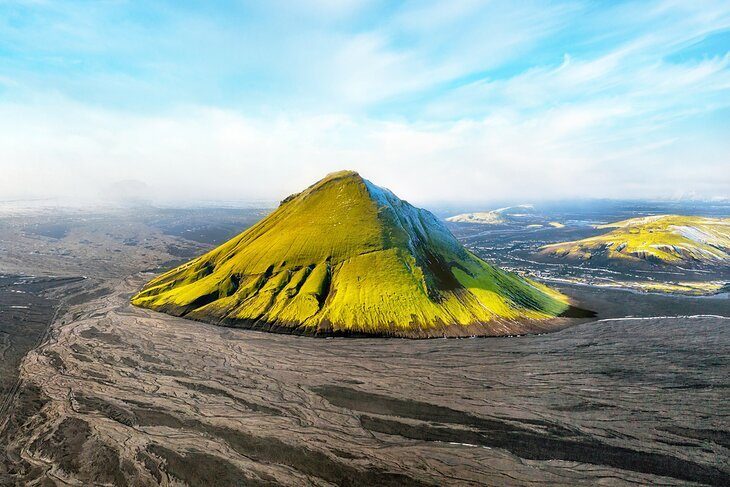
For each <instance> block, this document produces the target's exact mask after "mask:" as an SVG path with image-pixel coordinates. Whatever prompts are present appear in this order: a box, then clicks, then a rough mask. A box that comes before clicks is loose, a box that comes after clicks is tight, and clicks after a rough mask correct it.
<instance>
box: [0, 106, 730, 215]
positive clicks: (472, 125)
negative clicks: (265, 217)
mask: <svg viewBox="0 0 730 487" xmlns="http://www.w3.org/2000/svg"><path fill="white" fill-rule="evenodd" d="M621 111H622V109H621V107H617V106H612V105H595V106H582V107H561V108H555V109H553V110H550V111H548V112H546V113H544V114H542V115H540V116H537V117H530V118H528V119H525V118H521V117H520V116H518V115H515V114H510V113H507V112H505V113H501V114H495V115H493V116H490V117H487V118H485V119H482V120H480V121H470V122H455V123H453V122H445V123H438V124H421V123H411V124H409V123H404V122H398V123H396V122H379V121H374V120H368V119H363V120H357V119H352V118H350V117H347V116H344V115H329V116H325V115H318V116H305V115H302V116H296V117H292V116H286V115H281V116H278V117H274V118H267V119H252V118H247V117H244V116H241V115H240V114H237V113H235V112H232V111H227V110H220V109H215V108H206V107H188V108H185V109H180V110H178V111H176V112H175V113H170V114H168V115H166V116H140V115H131V114H128V113H123V112H118V111H109V110H100V109H90V108H88V107H85V106H83V105H80V104H76V103H72V102H68V101H56V102H54V103H53V105H52V106H50V104H49V102H46V103H44V104H43V105H42V106H41V107H35V108H33V107H29V106H27V105H24V106H8V105H5V106H2V107H1V108H0V161H1V162H0V172H2V173H3V175H4V177H3V178H2V179H0V194H2V195H3V199H9V198H19V197H41V196H59V195H60V196H74V197H82V196H85V197H88V198H94V197H97V198H98V197H102V198H103V194H100V191H101V189H102V188H104V187H106V186H108V185H109V184H112V183H114V182H116V181H120V180H137V181H141V182H143V183H145V184H147V185H148V186H149V187H150V188H151V189H152V190H153V191H154V193H155V194H156V195H157V198H158V201H170V202H172V201H174V202H175V203H183V204H184V203H190V202H192V201H198V200H201V199H225V200H260V199H266V200H272V199H276V198H281V197H283V196H285V195H286V194H289V193H291V192H295V191H299V190H301V189H302V188H304V187H306V186H307V185H308V184H311V183H312V182H313V181H315V180H317V179H319V178H320V177H322V176H323V175H324V174H325V173H327V172H330V171H334V170H338V169H343V168H351V169H356V170H359V171H360V172H361V173H362V174H363V176H365V177H368V178H370V179H371V180H372V181H373V182H375V183H376V184H381V185H384V186H387V187H390V188H391V189H393V190H394V191H396V192H397V193H398V194H399V195H401V196H402V197H404V198H407V199H409V200H413V201H415V202H429V201H448V200H451V201H494V200H505V199H508V200H515V199H518V200H525V201H530V200H535V199H540V198H560V197H568V196H569V197H577V196H581V197H662V196H669V195H671V194H674V193H676V192H677V191H684V192H687V191H698V192H700V193H701V194H707V195H708V196H722V193H723V190H724V189H726V188H727V187H728V184H729V183H730V181H729V180H728V176H727V172H725V173H723V167H724V165H725V164H726V160H725V154H724V153H723V152H722V150H720V149H718V148H715V149H712V141H709V142H708V141H704V143H705V149H704V150H703V151H702V154H703V158H702V160H701V161H697V163H698V164H697V165H695V166H694V168H695V171H694V172H693V173H691V174H688V175H687V174H685V175H684V177H681V178H678V177H677V171H676V170H675V168H678V167H683V166H684V165H685V164H686V163H687V162H688V161H687V160H686V159H685V158H686V157H687V156H688V151H687V150H682V146H681V145H680V146H679V148H680V150H677V144H676V141H674V140H666V141H663V142H659V143H657V142H656V141H652V143H645V144H641V143H635V144H632V145H631V146H630V147H629V148H627V147H624V146H623V144H622V142H623V141H619V143H615V141H613V140H610V139H608V140H607V139H606V138H604V137H601V136H600V133H601V130H602V125H603V124H604V123H605V120H606V119H610V118H611V117H614V116H620V115H621ZM597 134H598V135H597ZM627 161H630V164H627ZM658 161H661V162H658ZM658 165H659V166H660V167H666V168H667V169H668V170H664V171H660V170H657V169H658ZM685 172H686V171H685ZM680 173H681V171H680ZM626 181H632V182H633V185H632V186H631V187H630V189H628V190H627V189H626V185H625V183H626Z"/></svg>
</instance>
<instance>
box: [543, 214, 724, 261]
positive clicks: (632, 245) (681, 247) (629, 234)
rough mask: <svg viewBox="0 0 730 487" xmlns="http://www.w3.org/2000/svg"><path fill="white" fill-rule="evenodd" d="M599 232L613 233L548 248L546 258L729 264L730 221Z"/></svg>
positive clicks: (641, 221) (683, 219)
mask: <svg viewBox="0 0 730 487" xmlns="http://www.w3.org/2000/svg"><path fill="white" fill-rule="evenodd" d="M597 228H606V229H611V228H613V229H614V230H613V231H611V232H608V233H606V234H604V235H598V236H596V237H590V238H586V239H583V240H577V241H574V242H563V243H558V244H552V245H547V246H545V247H543V248H542V249H541V251H540V252H541V253H542V254H544V255H551V256H555V257H565V258H574V259H584V260H586V259H591V258H593V257H595V256H601V257H606V258H608V259H619V260H623V261H629V262H631V261H634V262H638V261H651V262H659V263H668V264H677V265H679V264H688V263H689V264H730V218H706V217H698V216H680V215H658V216H649V217H642V218H631V219H629V220H623V221H620V222H616V223H611V224H609V225H601V226H598V227H597Z"/></svg>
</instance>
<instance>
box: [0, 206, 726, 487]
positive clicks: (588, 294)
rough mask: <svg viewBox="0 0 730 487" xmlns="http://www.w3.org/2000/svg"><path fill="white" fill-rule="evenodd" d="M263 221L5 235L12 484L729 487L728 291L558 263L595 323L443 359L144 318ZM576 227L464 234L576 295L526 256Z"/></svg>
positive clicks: (0, 298) (95, 217)
mask: <svg viewBox="0 0 730 487" xmlns="http://www.w3.org/2000/svg"><path fill="white" fill-rule="evenodd" d="M626 211H627V210H622V212H624V213H622V214H621V215H613V214H611V215H600V217H599V218H596V217H595V215H593V216H590V215H584V218H582V220H585V221H593V220H610V219H613V218H614V217H616V216H618V217H617V218H615V219H621V218H625V216H624V214H625V212H626ZM637 211H638V210H637ZM263 214H265V210H221V209H198V210H170V209H168V210H158V209H153V208H146V209H134V210H115V211H97V212H89V211H86V212H77V211H59V210H53V211H50V210H44V211H35V212H32V213H20V214H17V213H12V212H6V213H3V214H2V216H0V274H1V275H2V277H0V352H1V353H2V357H3V360H2V363H1V368H0V373H2V376H1V377H0V385H1V386H2V397H0V405H2V410H0V412H1V413H2V417H0V421H1V423H0V427H1V428H2V430H1V432H0V485H27V484H37V485H52V484H56V485H93V484H96V485H158V484H162V485H176V484H180V483H184V484H188V485H535V484H547V485H596V484H605V485H628V484H641V485H646V484H663V485H688V484H692V483H697V484H705V485H730V467H729V466H728V465H729V464H730V424H729V423H730V420H729V419H728V417H729V415H730V406H728V401H727V398H728V394H729V391H728V388H729V387H730V380H729V379H728V377H730V300H728V297H727V294H716V295H713V296H706V297H691V296H676V295H666V294H664V295H662V294H648V293H640V292H636V291H627V290H622V289H606V288H599V287H595V285H594V284H595V279H596V278H599V279H600V277H601V270H600V269H598V270H597V271H596V270H594V269H588V270H586V269H580V268H577V269H571V267H570V266H569V265H563V264H561V265H563V267H560V268H559V272H560V273H569V274H570V273H573V274H571V275H574V276H575V277H576V279H572V280H571V282H570V283H565V280H559V279H554V280H553V281H552V282H553V283H560V284H559V285H560V286H561V289H562V290H563V291H564V292H566V293H567V294H569V295H571V296H572V297H573V298H574V299H575V300H576V301H577V302H579V303H580V304H581V305H582V306H584V307H586V308H589V309H592V310H594V311H596V312H597V313H598V316H597V317H596V318H595V320H593V321H590V322H585V323H582V324H580V325H578V326H575V327H572V328H568V329H564V330H562V331H559V332H556V333H552V334H548V335H539V336H523V337H508V338H483V339H463V340H440V339H438V340H426V341H413V340H400V339H315V338H305V337H294V336H287V335H273V334H266V333H261V332H254V331H246V330H237V329H229V328H218V327H214V326H210V325H206V324H201V323H197V322H190V321H187V320H184V319H179V318H174V317H170V316H166V315H161V314H158V313H154V312H151V311H147V310H142V309H137V308H133V307H132V306H130V305H129V302H128V300H129V297H130V296H131V294H132V293H133V292H134V291H135V290H137V289H138V288H139V287H140V286H141V285H142V284H143V283H144V282H145V281H146V280H147V279H149V278H150V277H151V276H152V275H153V273H156V272H160V271H161V270H163V269H165V268H168V267H171V266H172V265H174V264H176V263H179V262H182V261H184V260H186V259H189V258H190V257H193V256H195V255H197V254H199V253H201V252H203V251H204V250H205V249H207V248H210V246H211V245H212V244H215V243H220V242H221V241H223V240H225V239H227V238H229V237H231V236H233V235H234V234H236V233H238V232H239V231H240V230H242V229H243V228H245V227H246V226H247V225H250V224H251V223H253V222H254V221H256V220H258V219H259V218H260V217H261V216H262V215H263ZM545 218H546V219H552V218H555V216H554V215H551V216H548V217H545ZM569 220H571V219H570V218H564V219H563V223H566V227H565V228H567V230H566V229H565V228H560V229H557V228H554V229H552V228H551V227H550V228H549V227H548V226H547V225H546V226H544V227H535V226H530V225H537V224H539V223H534V222H533V223H530V222H527V223H525V224H523V225H522V230H520V225H519V224H518V223H514V222H513V223H511V224H510V225H506V226H498V227H489V226H479V227H475V226H473V225H466V226H465V225H455V226H452V228H453V230H454V232H455V234H457V235H458V236H459V238H460V239H462V241H463V242H465V244H466V245H468V246H470V248H472V249H473V250H474V251H475V252H477V253H478V254H479V255H480V256H482V257H484V258H486V259H488V260H490V261H493V262H497V263H500V264H502V265H508V266H512V267H520V269H521V270H522V271H525V272H527V273H529V274H530V275H533V276H538V277H548V278H554V277H558V278H560V277H564V275H561V274H559V273H556V271H555V270H554V269H558V268H556V267H554V266H549V265H544V264H543V263H540V262H537V261H536V260H534V259H530V258H529V255H530V249H531V248H533V247H535V246H539V244H541V243H542V242H548V241H557V240H560V239H562V238H563V237H564V236H565V235H564V234H563V233H561V231H562V232H568V233H570V232H573V233H575V234H581V232H583V233H585V232H590V230H589V229H588V228H587V227H581V226H580V225H578V224H575V225H573V224H571V223H570V221H569ZM573 220H575V221H578V220H581V218H580V215H578V216H577V217H576V218H573ZM540 228H544V229H543V230H542V231H540V230H539V229H540ZM553 233H555V235H553ZM536 235H537V236H536ZM525 256H527V257H525ZM519 259H524V261H519ZM533 261H534V262H533ZM525 262H528V263H527V264H525ZM610 272H614V271H610ZM627 272H628V271H627ZM661 272H664V271H661V270H657V271H656V273H654V274H650V275H651V276H652V277H656V278H659V276H661ZM671 272H677V271H674V270H673V271H671ZM703 275H705V274H703V273H699V274H693V275H692V278H699V277H698V276H700V277H701V276H703ZM720 278H722V277H721V276H717V275H713V276H707V279H720ZM614 280H616V281H620V280H619V279H614Z"/></svg>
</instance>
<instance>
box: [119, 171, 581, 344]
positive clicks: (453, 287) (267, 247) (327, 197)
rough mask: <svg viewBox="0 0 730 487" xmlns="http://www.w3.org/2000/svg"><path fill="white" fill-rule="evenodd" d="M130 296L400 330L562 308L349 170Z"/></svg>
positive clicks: (274, 326)
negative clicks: (476, 254)
mask: <svg viewBox="0 0 730 487" xmlns="http://www.w3.org/2000/svg"><path fill="white" fill-rule="evenodd" d="M503 210H506V209H503ZM132 302H133V303H134V304H135V305H137V306H142V307H146V308H150V309H154V310H159V311H163V312H167V313H170V314H173V315H176V316H184V317H187V318H191V319H196V320H201V321H207V322H211V323H215V324H220V325H227V326H239V327H247V328H255V329H261V330H268V331H277V332H286V333H301V334H308V335H386V336H404V337H434V336H468V335H509V334H517V333H527V332H540V331H546V330H549V329H552V328H554V327H555V326H556V324H557V323H558V322H559V321H560V320H555V318H556V317H558V316H559V315H560V314H561V313H563V312H564V311H566V310H567V309H568V308H569V305H568V301H567V298H566V297H565V296H563V295H561V294H560V293H558V292H556V291H553V290H551V289H549V288H547V287H545V286H543V285H541V284H539V283H536V282H533V281H531V280H528V279H525V278H522V277H520V276H518V275H516V274H513V273H510V272H506V271H503V270H500V269H498V268H495V267H493V266H491V265H489V264H487V263H486V262H484V261H482V260H481V259H479V258H477V257H476V256H475V255H473V254H472V253H470V252H469V251H467V250H466V249H465V248H464V247H462V246H461V244H459V242H458V241H457V240H456V239H455V238H454V236H453V235H452V234H451V233H450V232H449V230H448V229H447V228H446V227H445V226H444V224H443V223H442V222H440V221H439V220H438V219H437V218H436V217H435V216H434V215H433V214H431V213H430V212H428V211H426V210H422V209H419V208H415V207H413V206H411V205H410V204H408V203H407V202H405V201H403V200H401V199H399V198H398V197H396V196H395V195H394V194H393V193H391V192H390V191H389V190H387V189H384V188H380V187H378V186H375V185H374V184H372V183H371V182H369V181H367V180H365V179H363V178H362V177H360V176H359V175H358V174H357V173H355V172H352V171H343V172H338V173H333V174H330V175H328V176H327V177H325V178H324V179H322V180H321V181H319V182H317V183H316V184H314V185H312V186H310V187H309V188H307V189H306V190H304V191H302V192H301V193H298V194H295V195H292V196H290V197H288V198H286V199H285V200H284V201H283V202H282V203H281V205H280V206H279V208H278V209H277V210H275V211H274V212H273V213H271V214H270V215H269V216H267V217H266V218H264V219H263V220H261V221H260V222H259V223H257V224H256V225H254V226H252V227H251V228H249V229H248V230H246V231H244V232H243V233H241V234H240V235H238V236H237V237H235V238H233V239H232V240H230V241H228V242H226V243H224V244H223V245H221V246H220V247H218V248H216V249H214V250H212V251H210V252H208V253H207V254H205V255H203V256H201V257H198V258H196V259H194V260H192V261H190V262H188V263H186V264H184V265H182V266H180V267H178V268H176V269H173V270H171V271H169V272H167V273H165V274H163V275H161V276H159V277H156V278H154V279H153V280H152V281H150V282H149V283H148V284H147V285H146V286H145V287H144V288H143V289H142V291H141V292H140V293H139V294H137V295H136V296H134V298H132Z"/></svg>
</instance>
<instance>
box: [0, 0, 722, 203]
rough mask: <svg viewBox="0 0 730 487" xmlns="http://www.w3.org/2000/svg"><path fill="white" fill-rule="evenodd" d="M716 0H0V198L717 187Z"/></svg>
mask: <svg viewBox="0 0 730 487" xmlns="http://www.w3.org/2000/svg"><path fill="white" fill-rule="evenodd" d="M729 63H730V3H728V2H727V1H716V2H712V1H692V2H686V1H667V0H660V1H641V2H585V1H568V2H507V1H503V2H497V1H492V2H489V1H469V0H455V1H450V2H428V1H413V2H393V1H368V0H340V1H336V0H314V1H276V0H274V1H266V2H263V1H262V2H242V1H239V2H234V1H229V2H223V1H219V2H187V1H173V2H162V1H160V2H131V1H100V2H59V1H44V0H35V1H13V0H10V1H7V0H0V170H1V171H2V173H3V174H4V177H3V178H2V179H0V200H5V199H12V198H28V197H39V196H53V197H62V198H63V197H65V198H68V197H75V198H98V197H100V196H101V197H103V196H104V195H105V194H109V192H108V188H109V186H110V185H113V184H115V182H117V181H123V180H136V181H140V182H141V183H143V184H145V185H146V186H147V187H148V189H149V191H150V193H151V194H154V195H155V197H156V198H157V199H159V200H160V201H185V200H191V201H192V200H203V199H209V200H215V199H225V200H255V199H276V198H279V197H281V196H282V195H285V194H288V193H290V192H293V191H297V190H299V189H301V187H303V186H306V185H308V184H309V183H311V182H312V181H314V180H316V179H318V178H319V177H321V176H323V175H324V174H325V173H327V172H328V171H332V170H337V169H341V168H352V169H357V170H359V171H360V172H361V173H362V174H363V175H364V176H366V177H368V178H369V179H371V180H373V181H374V182H375V183H377V184H381V185H384V186H388V187H390V188H391V189H393V190H394V191H396V193H398V194H400V195H401V196H403V197H406V198H408V199H410V200H413V201H416V202H429V201H431V202H432V201H454V202H487V201H497V200H511V201H539V200H542V199H556V198H573V197H609V198H622V197H632V198H692V197H694V198H717V197H730V191H729V190H730V161H729V155H730V137H729V136H728V134H730V69H729Z"/></svg>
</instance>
